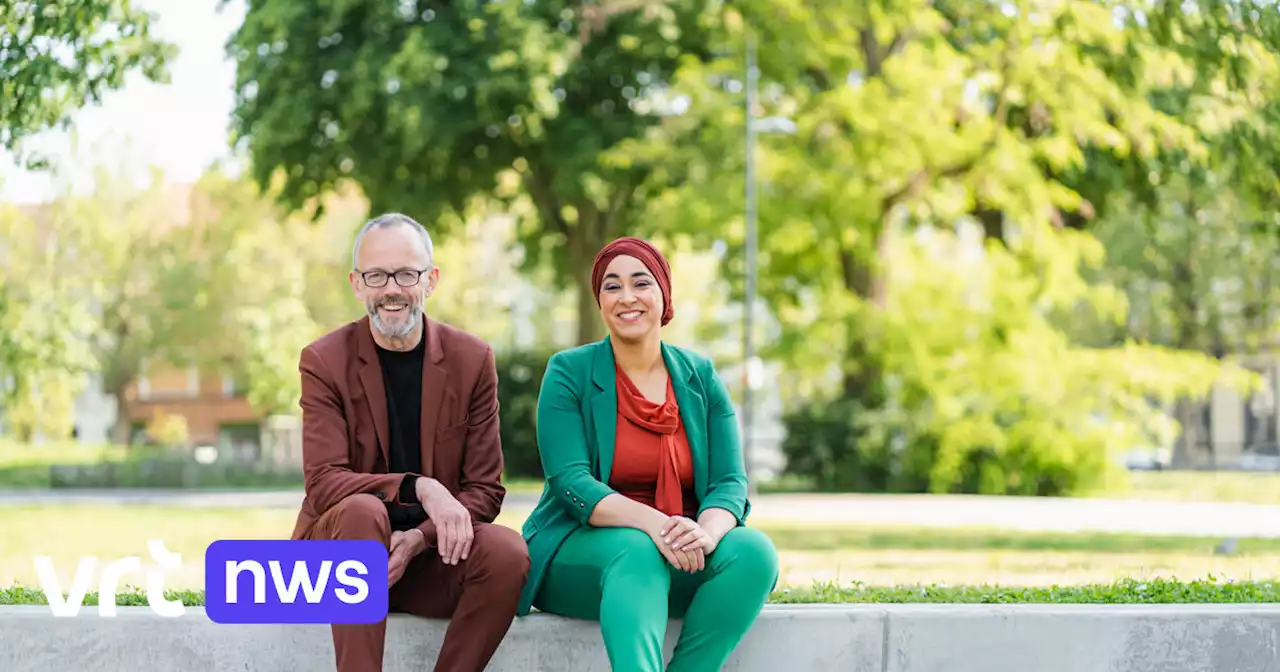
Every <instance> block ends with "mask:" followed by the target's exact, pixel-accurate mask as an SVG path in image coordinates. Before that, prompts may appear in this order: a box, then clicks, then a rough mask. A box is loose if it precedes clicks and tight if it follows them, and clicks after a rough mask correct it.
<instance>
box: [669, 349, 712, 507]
mask: <svg viewBox="0 0 1280 672" xmlns="http://www.w3.org/2000/svg"><path fill="white" fill-rule="evenodd" d="M662 359H663V361H665V362H666V364H667V375H669V376H671V386H672V388H673V389H674V390H675V393H676V402H677V403H678V404H680V422H681V423H683V424H684V433H685V436H686V437H687V438H688V440H689V452H690V453H691V457H692V458H693V488H694V492H696V493H697V495H698V498H699V499H701V498H702V497H703V496H705V495H706V492H707V443H706V441H707V427H706V424H705V420H706V417H707V403H706V400H705V399H704V398H703V396H702V392H701V390H700V389H699V386H698V385H697V384H696V380H695V379H696V374H695V372H694V370H693V367H692V366H691V365H690V364H689V363H688V362H687V361H686V360H685V358H684V357H683V356H681V355H680V353H679V352H678V351H677V350H675V349H674V348H672V347H671V346H669V345H667V344H666V343H663V344H662Z"/></svg>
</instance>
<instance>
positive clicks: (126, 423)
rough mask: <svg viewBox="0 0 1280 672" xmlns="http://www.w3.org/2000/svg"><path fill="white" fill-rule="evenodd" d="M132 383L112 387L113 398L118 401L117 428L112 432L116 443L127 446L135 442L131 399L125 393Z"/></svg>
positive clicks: (124, 382) (127, 382)
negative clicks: (130, 407)
mask: <svg viewBox="0 0 1280 672" xmlns="http://www.w3.org/2000/svg"><path fill="white" fill-rule="evenodd" d="M130 382H131V381H128V380H126V381H123V382H120V383H117V384H115V385H112V386H111V388H110V389H111V396H113V397H115V400H116V426H115V428H114V430H113V432H112V434H113V436H114V438H115V442H116V443H118V444H120V445H122V446H127V445H129V444H130V443H131V442H132V441H133V436H132V434H133V422H132V421H131V420H130V419H129V399H128V397H127V396H126V394H125V392H126V390H128V389H129V383H130Z"/></svg>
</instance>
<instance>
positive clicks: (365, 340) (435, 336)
mask: <svg viewBox="0 0 1280 672" xmlns="http://www.w3.org/2000/svg"><path fill="white" fill-rule="evenodd" d="M356 325H357V326H356V350H357V352H359V354H360V361H361V362H365V363H368V362H377V361H378V344H377V342H375V341H374V340H373V325H372V324H371V323H370V320H369V316H368V315H365V316H364V317H362V318H360V319H359V321H357V322H356ZM422 328H423V332H424V334H423V338H426V339H427V359H429V360H430V361H431V362H432V363H434V364H439V363H440V362H441V361H442V360H443V359H444V347H443V346H442V345H441V344H440V330H439V329H438V328H436V327H435V325H434V323H433V322H432V321H431V319H430V318H428V317H427V316H426V315H423V316H422Z"/></svg>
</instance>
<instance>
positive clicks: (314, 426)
mask: <svg viewBox="0 0 1280 672" xmlns="http://www.w3.org/2000/svg"><path fill="white" fill-rule="evenodd" d="M298 371H299V372H300V373H301V374H302V399H301V400H300V401H299V405H300V406H301V407H302V472H303V475H304V476H305V479H306V480H305V483H306V485H305V488H306V494H307V499H308V500H310V501H311V504H312V506H314V507H315V509H316V512H317V513H321V514H323V513H324V512H325V511H328V510H329V508H330V507H332V506H333V505H334V504H337V503H338V502H340V501H342V500H343V499H345V498H347V497H350V496H351V495H357V494H361V493H368V494H372V495H374V496H375V497H377V498H378V499H380V500H382V501H384V502H392V503H396V504H402V503H409V504H411V503H412V502H402V501H401V500H400V486H401V483H402V482H403V481H404V480H405V474H362V473H357V472H354V471H352V470H351V464H350V459H349V453H350V451H349V449H348V445H347V443H348V440H347V437H348V432H347V420H346V416H345V415H344V413H343V410H342V399H341V397H340V396H339V395H338V390H337V387H336V386H335V385H334V382H333V380H332V377H331V373H330V371H329V369H328V368H327V367H326V366H325V365H324V361H323V360H322V359H321V357H320V355H319V353H317V352H316V351H315V350H314V349H313V348H312V347H307V348H306V349H304V350H303V351H302V356H301V357H300V359H299V363H298Z"/></svg>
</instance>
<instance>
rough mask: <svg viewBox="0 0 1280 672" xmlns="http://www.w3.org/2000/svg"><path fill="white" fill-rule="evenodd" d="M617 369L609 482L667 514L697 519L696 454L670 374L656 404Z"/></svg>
mask: <svg viewBox="0 0 1280 672" xmlns="http://www.w3.org/2000/svg"><path fill="white" fill-rule="evenodd" d="M617 373H618V436H617V442H616V443H615V445H614V455H613V470H612V473H611V474H610V475H609V487H611V488H613V489H614V490H616V491H618V493H619V494H622V495H624V496H626V497H629V498H631V499H633V500H635V501H638V502H640V503H642V504H646V505H648V506H652V507H653V508H655V509H658V510H659V511H662V512H663V513H665V514H667V515H672V516H674V515H683V516H687V517H690V518H693V517H694V516H696V515H697V512H698V501H697V497H696V496H695V495H694V492H693V456H692V454H691V453H690V452H689V439H688V437H687V436H686V435H685V431H684V423H682V422H681V421H680V406H679V404H678V403H677V402H676V395H675V389H674V388H673V387H672V385H671V379H670V378H669V377H668V379H667V398H666V401H665V402H664V403H662V404H656V403H654V402H652V401H649V400H648V399H647V398H645V396H644V394H643V393H642V392H640V389H639V388H637V387H636V386H635V383H633V382H632V381H631V378H629V377H628V376H627V374H626V373H624V372H623V371H622V369H621V368H619V369H617Z"/></svg>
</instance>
